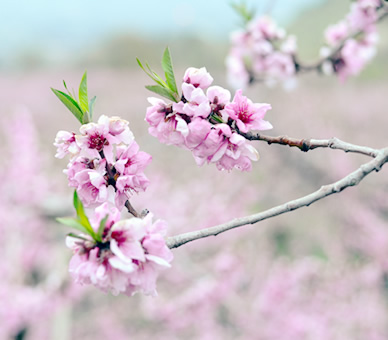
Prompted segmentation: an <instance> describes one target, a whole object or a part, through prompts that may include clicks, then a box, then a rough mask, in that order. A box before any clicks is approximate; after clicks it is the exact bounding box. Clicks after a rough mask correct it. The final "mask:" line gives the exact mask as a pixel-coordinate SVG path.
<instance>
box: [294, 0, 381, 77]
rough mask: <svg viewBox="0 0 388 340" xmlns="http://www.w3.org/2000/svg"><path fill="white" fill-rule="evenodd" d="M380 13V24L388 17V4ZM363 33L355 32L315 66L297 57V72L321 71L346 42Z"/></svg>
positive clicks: (378, 19)
mask: <svg viewBox="0 0 388 340" xmlns="http://www.w3.org/2000/svg"><path fill="white" fill-rule="evenodd" d="M378 11H379V15H378V17H377V20H376V23H377V22H380V21H382V20H383V19H384V18H386V17H388V6H387V5H386V4H383V6H382V7H381V8H380V9H378ZM363 33H364V31H363V30H359V31H357V32H354V33H353V34H351V35H349V36H347V37H346V38H345V39H344V40H343V41H342V42H341V43H340V44H339V45H338V46H337V47H336V48H335V49H333V50H332V51H331V53H330V54H329V55H328V56H326V57H323V58H321V59H320V60H318V61H317V62H315V63H313V64H310V65H307V64H303V63H301V62H300V61H299V60H298V58H296V57H295V64H296V65H297V71H298V72H308V71H313V70H320V68H321V67H322V65H323V64H324V62H326V61H328V60H331V59H333V58H335V57H336V56H337V55H338V53H339V52H340V51H341V50H342V48H343V47H344V45H345V43H346V41H348V40H349V39H354V38H357V37H358V36H359V35H361V34H363Z"/></svg>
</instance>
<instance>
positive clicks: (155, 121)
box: [145, 97, 172, 127]
mask: <svg viewBox="0 0 388 340" xmlns="http://www.w3.org/2000/svg"><path fill="white" fill-rule="evenodd" d="M147 100H148V102H149V103H150V104H151V105H152V106H149V107H147V112H146V118H145V120H146V121H147V123H148V124H150V125H151V126H154V127H155V126H158V125H159V124H160V123H161V122H162V121H163V120H164V119H165V117H166V115H168V114H169V113H172V108H171V105H170V106H168V105H167V104H166V103H165V102H164V101H163V100H161V99H159V98H155V97H149V98H147Z"/></svg>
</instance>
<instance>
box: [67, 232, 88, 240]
mask: <svg viewBox="0 0 388 340" xmlns="http://www.w3.org/2000/svg"><path fill="white" fill-rule="evenodd" d="M67 236H71V237H74V238H79V239H80V240H84V241H90V240H89V239H88V238H86V237H82V236H81V235H77V234H74V233H68V234H67Z"/></svg>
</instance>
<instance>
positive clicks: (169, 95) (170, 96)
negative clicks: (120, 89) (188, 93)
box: [146, 85, 178, 102]
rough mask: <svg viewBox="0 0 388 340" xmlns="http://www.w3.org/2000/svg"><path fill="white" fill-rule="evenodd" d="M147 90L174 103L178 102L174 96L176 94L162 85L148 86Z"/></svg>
mask: <svg viewBox="0 0 388 340" xmlns="http://www.w3.org/2000/svg"><path fill="white" fill-rule="evenodd" d="M146 89H147V90H150V91H151V92H154V93H156V94H158V95H160V96H162V97H165V98H167V99H170V100H172V101H174V102H178V101H177V99H176V98H175V96H174V93H173V92H172V91H171V90H170V89H168V88H165V87H162V86H160V85H147V86H146Z"/></svg>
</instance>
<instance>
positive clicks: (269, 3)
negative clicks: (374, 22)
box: [0, 0, 325, 60]
mask: <svg viewBox="0 0 388 340" xmlns="http://www.w3.org/2000/svg"><path fill="white" fill-rule="evenodd" d="M230 2H231V1H229V0H212V1H210V0H165V1H156V0H154V1H149V0H143V1H130V0H111V1H109V4H108V3H107V1H101V0H66V1H63V0H1V7H0V41H1V46H2V47H1V48H0V57H2V59H3V60H4V58H10V57H12V56H13V55H15V54H16V53H19V52H20V51H25V50H28V49H32V48H35V49H45V48H46V49H47V46H50V50H48V51H45V52H46V53H48V54H49V53H60V52H61V51H69V50H70V51H71V50H73V51H76V50H77V49H79V48H87V47H88V46H91V45H92V44H95V43H96V42H98V41H100V40H102V39H106V38H107V37H109V36H113V35H115V34H118V33H123V32H126V33H131V34H134V35H138V36H141V37H142V36H145V37H147V36H148V37H154V38H159V37H162V36H163V35H171V34H177V33H182V34H192V35H199V36H201V37H204V38H208V39H227V37H228V33H229V32H231V31H232V30H235V29H236V28H237V27H238V17H237V15H236V13H235V12H234V11H233V10H232V9H231V7H230V5H229V4H230ZM234 2H236V0H235V1H234ZM245 2H246V3H247V5H248V7H250V8H251V7H255V8H257V12H258V13H260V12H264V11H266V10H268V9H270V10H271V13H272V14H273V16H274V17H275V18H276V19H277V20H278V21H279V23H281V25H282V26H283V25H287V23H289V22H290V21H292V20H293V19H294V18H295V17H296V16H297V14H298V13H299V12H300V11H302V10H303V9H306V8H308V7H312V6H316V5H317V4H320V3H323V2H325V0H293V1H287V0H256V1H254V0H247V1H245Z"/></svg>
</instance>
